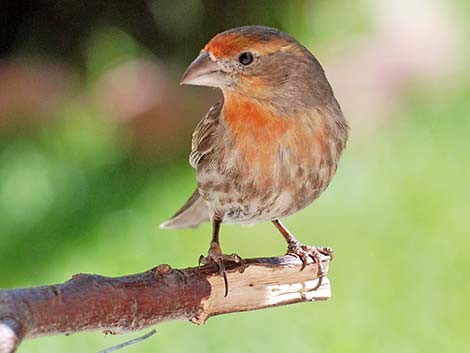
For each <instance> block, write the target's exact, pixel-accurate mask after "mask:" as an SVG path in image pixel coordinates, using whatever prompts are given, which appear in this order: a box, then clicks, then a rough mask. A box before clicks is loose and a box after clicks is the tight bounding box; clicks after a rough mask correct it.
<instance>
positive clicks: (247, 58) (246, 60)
mask: <svg viewBox="0 0 470 353" xmlns="http://www.w3.org/2000/svg"><path fill="white" fill-rule="evenodd" d="M238 61H239V62H240V64H242V65H244V66H246V65H250V64H251V63H252V62H253V54H251V53H249V52H247V51H245V52H243V53H241V54H240V56H239V57H238Z"/></svg>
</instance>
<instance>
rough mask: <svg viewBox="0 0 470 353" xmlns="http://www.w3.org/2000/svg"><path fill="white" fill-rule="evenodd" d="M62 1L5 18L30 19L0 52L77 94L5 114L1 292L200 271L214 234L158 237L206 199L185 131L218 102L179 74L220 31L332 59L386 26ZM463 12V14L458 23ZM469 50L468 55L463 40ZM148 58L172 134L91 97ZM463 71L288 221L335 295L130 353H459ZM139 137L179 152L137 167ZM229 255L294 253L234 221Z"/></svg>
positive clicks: (408, 98) (365, 142)
mask: <svg viewBox="0 0 470 353" xmlns="http://www.w3.org/2000/svg"><path fill="white" fill-rule="evenodd" d="M51 4H52V2H49V1H35V2H33V3H32V4H31V2H26V1H17V2H13V1H7V2H6V3H3V4H2V5H1V6H3V8H4V9H6V11H5V12H4V13H8V14H10V15H11V14H17V13H19V12H21V11H20V10H25V9H26V8H27V10H25V12H23V14H24V15H23V16H9V17H8V16H7V17H6V20H4V22H5V23H6V26H4V28H5V32H4V34H3V36H2V37H1V41H2V43H3V45H2V46H1V47H2V54H3V55H4V56H5V57H7V56H9V57H15V56H17V57H19V58H31V57H35V56H36V55H39V56H41V55H45V56H46V57H50V58H54V59H57V58H60V60H62V62H65V64H66V66H68V67H71V72H72V74H71V76H72V77H74V75H76V76H77V79H76V81H77V85H78V87H79V88H71V89H70V90H71V93H70V92H69V93H67V94H65V95H64V97H62V98H61V99H60V100H57V101H53V103H51V105H52V106H53V109H52V108H51V109H48V110H44V111H42V110H40V111H39V110H38V111H37V112H36V114H34V112H33V113H31V112H30V111H28V112H26V113H25V112H24V111H17V110H15V111H8V114H7V115H5V116H0V286H1V287H20V286H33V285H40V284H45V283H56V282H62V281H64V280H66V279H67V278H70V276H71V275H72V274H74V273H79V272H89V273H99V274H103V275H109V276H117V275H122V274H125V273H133V272H139V271H144V270H146V269H148V268H150V267H151V266H154V265H156V264H158V263H170V264H172V265H173V266H175V267H186V266H194V265H195V264H196V262H197V258H198V256H199V254H201V253H204V252H206V250H207V247H208V243H209V233H210V226H209V225H203V226H202V227H201V228H200V229H198V230H178V231H161V230H159V229H158V224H160V223H161V222H162V221H164V220H166V219H167V218H168V217H169V216H171V214H172V213H173V212H174V211H175V210H176V209H178V207H179V206H181V204H182V203H183V202H184V201H185V199H186V197H187V196H189V195H190V193H191V192H192V190H193V188H194V185H195V182H194V171H193V170H192V168H190V167H189V165H188V164H187V162H186V156H187V153H188V149H189V141H190V133H191V130H192V129H193V127H194V124H195V121H196V120H197V119H199V118H200V116H201V115H202V114H203V111H204V109H207V108H208V106H209V104H210V103H211V102H212V101H213V99H212V98H210V99H207V97H205V96H204V99H200V97H202V96H199V95H198V93H195V94H194V95H193V96H190V97H188V96H185V95H186V94H187V93H186V92H187V91H185V90H183V89H179V88H177V81H176V79H174V76H175V73H177V74H178V75H179V74H180V73H181V71H182V70H183V66H182V64H183V63H187V62H188V61H189V60H190V59H191V58H192V57H194V56H195V55H196V53H197V52H198V51H199V50H200V48H201V46H202V45H203V44H204V42H206V41H207V39H208V38H210V37H211V36H212V35H213V34H214V33H216V32H218V31H220V30H223V29H226V28H229V27H233V26H235V25H240V24H246V23H259V24H267V25H273V26H276V27H280V28H282V29H285V30H287V31H288V32H290V33H292V34H293V35H294V36H296V37H297V38H299V39H300V40H301V41H302V42H305V43H309V44H312V43H314V44H315V46H316V47H317V48H318V47H319V48H325V49H324V50H328V48H329V47H331V45H332V44H331V43H333V42H342V41H343V42H347V40H346V39H348V38H351V37H355V36H360V35H361V34H363V33H368V32H370V31H372V24H371V23H372V22H374V21H373V19H372V18H371V11H372V10H371V8H372V7H373V6H372V5H371V3H370V2H367V1H360V2H348V1H345V0H337V1H323V0H321V1H300V2H298V3H297V2H280V1H274V2H273V1H258V2H248V1H242V2H232V1H208V0H207V1H202V0H201V1H176V2H175V1H135V2H125V1H113V2H111V1H104V2H87V3H83V2H79V1H67V2H65V1H59V2H54V4H55V5H54V6H50V5H51ZM453 4H454V2H453ZM465 6H467V5H466V3H465V2H463V1H455V6H454V7H455V8H454V10H455V11H456V12H458V10H461V9H464V8H465ZM312 14H313V15H312ZM59 15H60V16H59ZM464 20H465V19H464ZM467 35H468V33H467ZM465 44H466V47H465V48H464V49H465V50H466V51H467V53H466V54H464V56H465V55H468V38H467V41H466V42H465ZM141 58H150V60H152V61H155V62H159V63H163V64H162V67H164V68H165V70H166V71H165V72H168V77H170V78H171V80H172V81H171V83H168V84H167V85H166V86H164V91H166V92H167V95H166V96H162V97H163V98H162V101H163V102H164V103H162V104H167V105H168V107H167V106H165V105H160V106H158V109H157V112H156V114H155V115H151V116H150V118H149V119H150V120H151V121H161V125H157V128H155V127H153V125H145V124H143V125H142V126H141V125H139V124H137V123H135V121H136V120H137V121H140V120H138V119H137V118H135V117H134V118H135V119H134V118H132V119H131V118H129V117H119V118H117V117H116V116H114V115H113V114H112V113H110V111H107V110H106V109H102V107H100V104H99V102H98V103H97V100H98V99H97V98H96V97H95V94H96V90H97V82H100V80H102V77H103V76H105V75H106V74H107V73H108V72H109V71H110V70H113V69H114V68H115V67H116V66H119V65H120V64H123V63H126V62H128V61H129V60H137V59H141ZM467 58H468V57H467ZM465 59H466V58H464V61H465ZM20 61H21V60H20ZM464 64H465V65H466V67H464V68H463V69H462V68H459V69H458V70H457V71H456V73H454V75H453V76H451V77H450V78H448V79H447V80H446V81H445V82H444V81H441V80H439V81H437V82H433V83H432V84H428V83H427V82H419V81H418V82H414V84H410V85H408V86H406V87H405V88H404V89H403V90H402V91H400V93H399V94H400V99H401V100H400V102H401V104H400V107H399V109H397V110H395V111H392V113H391V114H390V115H394V114H395V113H396V112H397V111H398V112H399V114H397V115H399V118H397V117H395V118H394V119H387V118H384V117H381V118H383V121H382V122H381V124H380V128H379V129H377V130H374V131H373V133H371V134H370V135H367V136H366V137H356V138H354V136H356V135H353V138H352V139H351V141H350V143H349V145H348V148H347V151H346V153H345V155H344V158H343V160H342V163H341V164H340V168H339V170H338V173H337V175H336V177H335V179H334V181H333V183H332V185H331V186H330V187H329V189H328V191H327V192H326V193H325V194H324V195H323V196H322V197H321V198H320V200H318V202H316V203H315V204H314V205H313V206H311V207H309V208H307V209H306V210H304V211H302V212H300V213H299V214H297V215H294V216H292V217H290V218H289V219H288V220H287V221H286V223H287V224H288V225H289V226H290V227H291V228H292V231H293V232H295V233H296V234H297V235H298V237H299V238H300V239H301V240H303V241H304V242H306V243H311V244H317V245H328V246H331V247H333V248H334V249H335V253H336V257H335V260H334V262H333V263H332V266H331V274H330V277H331V279H332V286H333V298H332V299H331V300H329V301H327V302H323V303H316V304H302V305H298V306H286V307H282V308H273V309H269V310H263V311H259V312H251V313H240V314H233V315H229V316H222V317H217V318H212V319H210V320H209V321H208V323H207V324H206V325H205V326H203V327H195V326H193V325H191V324H189V323H180V322H170V323H164V324H162V325H159V327H158V328H157V329H158V331H159V332H158V334H157V335H155V336H153V337H152V338H151V339H149V340H147V341H145V342H143V343H139V344H138V345H136V346H132V347H129V348H126V351H127V352H154V351H172V352H173V351H177V352H192V353H194V352H215V351H222V352H241V351H242V352H259V351H262V352H264V351H269V352H286V351H292V352H294V351H301V350H303V351H310V352H327V353H328V352H331V353H332V352H341V353H348V352H361V353H364V352H397V351H398V352H405V353H406V352H410V353H412V352H459V351H464V350H465V347H466V346H467V342H466V331H467V326H468V325H467V321H468V317H469V316H470V304H469V303H468V296H469V295H470V284H469V281H468V279H467V277H468V271H467V269H468V268H469V267H470V259H469V257H468V256H467V252H468V251H467V249H468V247H469V245H470V244H469V237H468V234H469V231H468V230H469V229H470V219H469V217H468V214H469V211H470V210H469V206H468V200H469V199H470V188H469V187H468V181H469V180H470V155H469V153H468V152H469V150H470V144H469V139H468V136H469V135H470V119H469V118H470V117H469V111H470V103H469V99H468V97H469V96H470V85H469V79H470V71H469V68H468V61H467V62H466V63H464ZM360 69H363V70H367V67H366V68H360ZM72 79H73V78H72ZM125 82H126V81H125V80H124V83H125ZM72 86H73V85H72ZM193 90H194V91H196V92H201V91H198V89H197V88H193ZM201 90H204V89H201ZM168 92H169V93H168ZM7 93H8V92H7V91H4V92H3V94H7ZM174 96H177V97H178V98H177V99H175V100H172V98H173V97H174ZM180 97H182V98H181V99H180ZM211 97H212V96H211ZM0 98H1V97H0ZM201 102H202V103H201ZM119 103H120V102H119V101H117V100H116V102H115V104H116V105H118V104H119ZM1 108H2V107H0V112H1ZM165 109H167V110H165ZM168 114H173V115H174V116H175V117H171V119H173V120H171V119H170V118H169V117H168ZM180 114H181V115H184V116H183V118H182V119H181V120H178V118H177V116H179V115H180ZM26 115H27V119H26V118H25V116H26ZM136 115H138V117H140V115H139V114H136ZM141 115H142V114H141ZM143 115H145V114H143ZM31 116H32V117H31ZM140 118H141V119H144V118H145V116H144V117H143V118H142V117H140ZM126 119H127V120H126ZM159 119H160V120H159ZM191 119H192V120H191ZM26 120H27V123H25V122H24V121H26ZM143 121H145V120H143ZM165 124H175V125H165ZM149 126H150V128H149ZM179 126H184V127H183V128H182V131H183V132H181V134H179V135H178V134H175V133H174V131H175V130H176V129H177V128H178V127H179ZM139 128H140V129H141V133H142V131H143V132H144V133H148V130H149V129H150V130H152V131H153V130H155V134H150V135H149V137H148V138H149V139H152V140H153V139H155V140H156V144H157V145H163V144H166V143H168V141H169V140H170V141H171V142H173V143H174V144H173V145H171V144H170V145H168V146H170V147H167V148H166V149H162V150H160V149H157V150H155V151H154V150H151V151H150V152H147V154H145V153H144V154H143V153H141V151H140V150H139V147H138V146H137V145H138V144H139V138H138V137H136V136H140V135H138V134H136V133H135V131H136V129H139ZM356 128H357V129H361V126H360V125H359V126H357V127H356ZM157 130H158V131H157ZM144 136H147V135H145V134H144ZM174 146H178V147H174ZM149 155H152V156H151V157H149ZM222 245H223V248H224V250H225V251H226V252H228V253H232V252H237V253H238V254H240V255H241V256H242V257H259V256H273V255H277V254H281V253H283V252H284V251H285V244H284V242H283V240H282V238H281V236H280V235H279V234H277V232H276V230H275V229H274V228H273V227H272V226H271V225H269V224H260V225H257V226H255V227H249V228H246V227H239V226H225V227H223V230H222ZM139 334H140V333H136V334H132V335H129V336H104V335H102V334H99V333H80V334H76V335H72V336H70V337H48V338H41V339H37V340H32V341H26V342H24V343H23V345H22V346H21V347H20V349H19V352H20V353H21V352H38V351H41V352H46V351H47V352H63V351H67V352H72V353H73V352H84V351H87V352H93V351H97V350H99V349H103V348H105V347H108V346H111V345H113V344H116V343H119V342H122V341H124V340H126V339H128V338H129V337H131V336H138V335H139Z"/></svg>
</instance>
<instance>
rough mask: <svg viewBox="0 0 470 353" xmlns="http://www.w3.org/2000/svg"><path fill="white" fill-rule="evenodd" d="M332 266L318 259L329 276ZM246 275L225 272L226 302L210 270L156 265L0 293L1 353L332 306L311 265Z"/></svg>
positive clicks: (285, 259) (266, 263) (247, 270)
mask: <svg viewBox="0 0 470 353" xmlns="http://www.w3.org/2000/svg"><path fill="white" fill-rule="evenodd" d="M329 261H330V258H329V257H327V256H325V257H323V258H322V263H323V266H324V269H325V271H326V273H327V271H328V265H329ZM244 265H245V266H244V272H243V273H240V271H239V268H238V267H237V265H236V264H230V263H229V264H227V266H226V274H227V280H228V284H229V287H228V296H227V297H225V296H224V294H225V286H224V279H223V277H222V276H220V275H219V272H218V268H217V267H216V266H215V265H205V266H202V267H196V268H187V269H184V270H177V269H172V268H171V267H170V266H169V265H160V266H157V267H155V268H153V269H151V270H149V271H147V272H144V273H140V274H135V275H130V276H124V277H117V278H109V277H103V276H98V275H88V274H78V275H74V276H72V279H71V280H69V281H67V282H65V283H63V284H57V285H49V286H43V287H33V288H19V289H10V290H0V353H11V352H14V351H15V349H16V347H17V346H18V345H19V344H20V342H21V341H22V339H24V338H32V337H38V336H44V335H53V334H60V333H74V332H79V331H85V330H102V331H103V330H104V331H105V332H112V333H123V332H128V331H133V330H138V329H143V328H145V327H149V326H152V325H155V324H156V323H159V322H162V321H167V320H190V321H192V322H193V323H197V324H202V323H204V322H205V321H206V320H207V319H208V318H209V317H211V316H214V315H219V314H226V313H231V312H237V311H248V310H256V309H262V308H267V307H272V306H279V305H286V304H291V303H299V302H306V301H314V300H326V299H328V298H330V296H331V293H330V285H329V281H328V279H327V278H326V277H325V278H324V279H323V282H322V285H321V286H320V288H318V289H315V287H316V284H317V283H318V279H317V265H316V264H314V263H312V262H310V263H309V264H308V265H307V266H306V267H305V269H304V270H303V271H300V269H301V267H302V262H301V261H300V260H299V259H297V258H295V257H293V256H289V255H286V256H282V257H275V258H259V259H246V260H245V261H244Z"/></svg>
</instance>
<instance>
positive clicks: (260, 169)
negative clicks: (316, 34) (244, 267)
mask: <svg viewBox="0 0 470 353" xmlns="http://www.w3.org/2000/svg"><path fill="white" fill-rule="evenodd" d="M180 83H181V84H182V85H196V86H207V87H215V88H218V89H220V90H221V91H222V93H223V99H222V100H221V101H219V102H217V103H215V104H214V105H213V106H212V107H211V108H210V109H209V111H208V112H207V114H206V115H205V116H204V117H203V119H202V120H201V121H200V122H199V123H198V125H197V126H196V129H195V131H194V133H193V135H192V145H191V152H190V155H189V163H190V164H191V166H192V167H193V168H195V170H196V179H197V188H196V190H195V191H194V192H193V194H192V195H191V197H190V198H189V199H188V200H187V202H186V203H185V204H184V205H183V207H182V208H181V209H180V210H179V211H178V212H176V213H175V214H174V216H173V217H171V218H170V219H169V220H168V221H167V222H165V223H163V224H161V226H160V227H161V228H163V229H172V228H195V227H198V226H199V225H200V224H201V223H203V222H211V223H212V240H211V242H210V247H209V251H208V254H207V256H206V257H201V258H200V264H201V263H202V264H215V265H216V266H217V267H218V268H219V270H220V273H221V274H223V275H224V278H225V283H226V286H227V277H226V274H225V265H224V263H225V262H227V261H232V262H237V263H242V262H243V260H242V259H241V258H240V257H239V256H238V255H236V254H232V255H227V254H224V253H223V252H222V250H221V246H220V240H219V232H220V227H221V224H222V223H235V224H254V223H259V222H272V223H273V224H274V226H275V227H276V228H277V229H278V230H279V231H280V233H281V234H282V235H283V237H284V238H285V240H286V241H287V253H288V254H292V255H295V256H297V257H299V258H300V259H301V260H302V263H303V265H302V269H303V268H304V267H305V265H306V264H307V262H308V260H309V258H311V259H313V261H314V262H316V263H317V264H318V266H317V268H318V278H319V280H318V284H317V286H316V288H318V287H319V286H320V285H321V280H322V279H323V277H324V270H323V266H322V264H321V261H320V258H321V254H326V255H329V256H332V249H331V248H323V247H316V246H310V245H305V244H303V243H301V242H300V241H298V240H297V239H296V238H295V237H294V235H293V234H292V233H291V232H290V231H289V230H288V229H287V227H286V226H285V225H284V224H283V223H281V220H280V219H281V218H285V217H287V216H290V215H292V214H294V213H296V212H298V211H300V210H302V209H304V208H305V207H307V206H308V205H310V204H311V203H312V202H313V201H315V200H316V199H317V198H318V197H319V196H320V194H322V192H323V191H324V190H325V189H326V188H327V186H328V185H329V183H330V181H331V179H332V177H333V175H334V174H335V172H336V169H337V166H338V162H339V160H340V156H341V155H342V152H343V150H344V148H345V146H346V141H347V138H348V132H349V125H348V123H347V120H346V119H345V117H344V115H343V112H342V110H341V107H340V105H339V103H338V101H337V100H336V98H335V96H334V93H333V90H332V88H331V86H330V84H329V82H328V80H327V78H326V75H325V71H324V69H323V68H322V66H321V64H320V63H319V61H318V60H317V58H316V57H315V56H314V55H313V54H312V53H311V52H310V51H309V50H308V49H307V48H306V47H305V46H303V45H302V44H300V43H299V42H298V41H297V40H296V39H294V38H293V37H292V36H290V35H289V34H287V33H285V32H282V31H280V30H278V29H275V28H271V27H266V26H243V27H237V28H233V29H229V30H227V31H225V32H222V33H219V34H217V35H216V36H214V37H213V38H212V39H211V40H210V41H209V42H208V43H207V44H206V45H205V46H204V48H203V49H202V50H201V52H200V53H199V55H198V56H197V57H196V59H194V61H193V62H192V63H191V64H190V65H189V67H188V68H187V70H186V71H185V73H184V74H183V77H182V79H181V82H180ZM227 290H228V289H227V287H226V295H227Z"/></svg>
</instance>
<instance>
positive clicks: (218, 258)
mask: <svg viewBox="0 0 470 353" xmlns="http://www.w3.org/2000/svg"><path fill="white" fill-rule="evenodd" d="M221 223H222V219H220V218H218V217H214V219H213V220H212V241H211V244H210V247H209V251H208V253H207V256H206V257H204V256H202V255H201V256H200V257H199V265H201V264H203V265H207V264H215V265H216V266H217V268H218V270H219V273H220V275H221V276H223V277H224V282H225V296H227V294H228V281H227V273H226V271H225V264H224V262H235V263H237V264H240V265H241V268H240V272H243V271H244V269H245V265H244V262H243V260H242V258H241V257H240V256H238V255H237V254H231V255H226V254H224V253H222V249H221V248H220V242H219V232H220V225H221Z"/></svg>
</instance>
